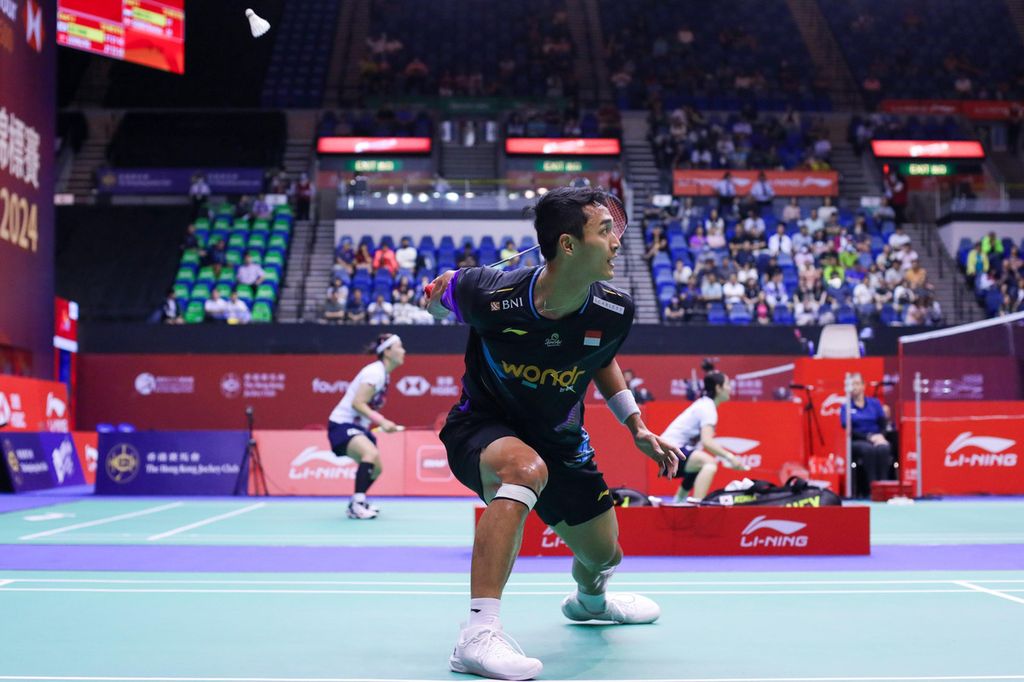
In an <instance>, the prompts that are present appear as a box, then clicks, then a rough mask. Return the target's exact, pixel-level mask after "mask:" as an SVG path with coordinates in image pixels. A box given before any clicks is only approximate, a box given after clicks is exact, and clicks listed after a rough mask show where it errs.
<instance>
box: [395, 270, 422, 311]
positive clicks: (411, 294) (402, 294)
mask: <svg viewBox="0 0 1024 682" xmlns="http://www.w3.org/2000/svg"><path fill="white" fill-rule="evenodd" d="M391 301H392V302H393V303H394V304H395V305H398V304H399V303H404V304H408V305H415V304H416V290H415V289H413V288H412V285H411V284H410V283H409V278H408V277H406V276H404V275H403V276H402V277H401V278H399V280H398V285H397V286H395V288H394V290H393V291H392V292H391Z"/></svg>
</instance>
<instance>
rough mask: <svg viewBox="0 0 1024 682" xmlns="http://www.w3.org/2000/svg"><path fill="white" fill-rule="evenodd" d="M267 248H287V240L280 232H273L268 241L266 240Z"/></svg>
mask: <svg viewBox="0 0 1024 682" xmlns="http://www.w3.org/2000/svg"><path fill="white" fill-rule="evenodd" d="M267 248H268V249H280V250H281V251H287V250H288V240H287V239H285V238H284V235H283V234H282V233H281V232H275V233H274V234H273V235H271V237H270V241H269V242H267Z"/></svg>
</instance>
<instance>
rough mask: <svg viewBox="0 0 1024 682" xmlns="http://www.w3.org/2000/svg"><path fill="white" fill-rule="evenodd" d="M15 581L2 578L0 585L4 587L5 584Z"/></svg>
mask: <svg viewBox="0 0 1024 682" xmlns="http://www.w3.org/2000/svg"><path fill="white" fill-rule="evenodd" d="M13 582H14V581H13V580H0V587H3V586H4V585H10V584H11V583H13Z"/></svg>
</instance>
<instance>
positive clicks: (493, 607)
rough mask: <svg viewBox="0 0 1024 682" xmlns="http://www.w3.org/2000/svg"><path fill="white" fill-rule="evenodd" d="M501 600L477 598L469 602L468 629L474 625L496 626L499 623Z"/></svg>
mask: <svg viewBox="0 0 1024 682" xmlns="http://www.w3.org/2000/svg"><path fill="white" fill-rule="evenodd" d="M500 615H501V600H500V599H494V598H492V597H479V598H477V599H470V600H469V624H468V625H469V627H473V626H475V625H490V626H495V625H498V624H499V623H500V622H501V621H500V618H499V616H500Z"/></svg>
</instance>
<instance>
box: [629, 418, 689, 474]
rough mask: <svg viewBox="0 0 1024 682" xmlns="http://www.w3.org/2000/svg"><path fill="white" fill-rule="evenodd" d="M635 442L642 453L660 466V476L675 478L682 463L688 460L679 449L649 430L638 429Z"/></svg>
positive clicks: (634, 436)
mask: <svg viewBox="0 0 1024 682" xmlns="http://www.w3.org/2000/svg"><path fill="white" fill-rule="evenodd" d="M633 442H634V443H635V444H636V447H637V449H638V450H639V451H640V452H642V453H644V454H645V455H647V456H648V457H650V458H651V459H652V460H654V461H655V462H656V463H657V464H658V469H659V472H660V473H659V474H658V475H659V476H668V477H669V478H674V477H675V475H676V472H677V471H678V470H679V467H680V465H681V463H682V462H684V461H685V460H686V455H684V454H683V452H682V451H681V450H680V449H679V448H677V447H676V446H674V445H672V444H671V443H669V442H668V441H665V440H662V439H661V438H660V437H659V436H657V435H656V434H654V433H653V432H651V431H650V430H648V429H647V428H640V429H637V432H636V433H635V434H633Z"/></svg>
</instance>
